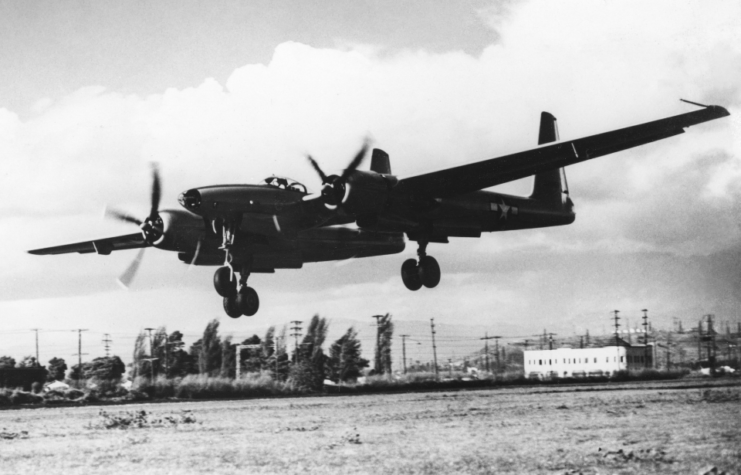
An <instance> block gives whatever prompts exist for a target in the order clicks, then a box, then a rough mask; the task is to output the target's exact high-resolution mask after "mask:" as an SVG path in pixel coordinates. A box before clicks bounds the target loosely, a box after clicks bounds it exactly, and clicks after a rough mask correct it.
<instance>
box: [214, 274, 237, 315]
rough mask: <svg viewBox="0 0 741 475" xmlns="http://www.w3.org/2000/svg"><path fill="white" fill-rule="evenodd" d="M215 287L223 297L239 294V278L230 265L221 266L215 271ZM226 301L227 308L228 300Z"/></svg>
mask: <svg viewBox="0 0 741 475" xmlns="http://www.w3.org/2000/svg"><path fill="white" fill-rule="evenodd" d="M214 288H215V289H216V292H217V293H218V294H219V295H221V296H222V297H234V296H235V295H236V294H237V279H236V278H235V276H234V272H232V270H231V269H230V268H229V267H227V266H224V267H219V268H218V269H217V270H216V272H215V273H214ZM224 302H225V303H224V305H225V307H224V308H226V300H225V301H224ZM227 313H229V312H227Z"/></svg>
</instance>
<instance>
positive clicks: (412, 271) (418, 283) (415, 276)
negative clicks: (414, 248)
mask: <svg viewBox="0 0 741 475" xmlns="http://www.w3.org/2000/svg"><path fill="white" fill-rule="evenodd" d="M419 274H420V273H419V266H417V261H415V260H414V259H407V260H406V261H404V264H402V265H401V280H402V281H403V282H404V285H405V286H406V288H407V289H409V290H419V289H420V288H422V279H421V278H420V275H419Z"/></svg>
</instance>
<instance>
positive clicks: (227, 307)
mask: <svg viewBox="0 0 741 475" xmlns="http://www.w3.org/2000/svg"><path fill="white" fill-rule="evenodd" d="M212 225H213V228H214V232H216V230H217V225H220V226H221V238H222V243H221V247H220V249H223V250H224V255H225V259H224V266H223V267H219V268H218V269H217V270H216V273H214V288H215V289H216V292H217V293H218V294H219V295H221V296H222V297H224V312H226V314H227V315H229V316H230V317H232V318H239V317H241V316H242V315H247V316H248V317H251V316H252V315H254V314H256V313H257V310H258V309H259V308H260V298H259V297H258V296H257V292H256V291H255V289H253V288H252V287H248V286H247V277H249V276H250V272H249V268H248V267H247V266H244V265H243V266H242V269H241V272H240V273H239V283H237V278H236V275H235V274H236V272H235V270H234V266H233V265H232V254H231V249H232V246H233V245H234V238H235V236H236V234H237V233H236V231H237V228H238V223H237V222H236V221H227V222H223V221H222V222H219V223H217V222H216V221H214V222H213V223H212Z"/></svg>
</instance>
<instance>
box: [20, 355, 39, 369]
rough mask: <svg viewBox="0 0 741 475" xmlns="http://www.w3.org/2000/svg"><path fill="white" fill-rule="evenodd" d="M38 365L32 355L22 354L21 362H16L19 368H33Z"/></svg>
mask: <svg viewBox="0 0 741 475" xmlns="http://www.w3.org/2000/svg"><path fill="white" fill-rule="evenodd" d="M38 365H39V363H38V361H36V357H34V356H24V357H23V359H22V360H21V362H20V363H18V367H19V368H35V367H37V366H38Z"/></svg>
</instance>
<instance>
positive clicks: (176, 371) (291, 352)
mask: <svg viewBox="0 0 741 475" xmlns="http://www.w3.org/2000/svg"><path fill="white" fill-rule="evenodd" d="M375 318H376V319H377V322H378V338H377V341H376V348H375V357H374V364H373V368H372V369H370V371H369V374H383V373H390V372H391V340H392V337H393V328H394V326H393V322H392V321H391V315H389V314H386V315H379V316H376V317H375ZM328 331H329V323H328V322H327V319H326V318H323V317H320V316H319V315H314V316H313V317H312V318H311V320H310V322H309V324H308V326H307V328H306V333H305V334H304V335H303V337H302V338H301V339H300V341H298V340H295V341H294V342H293V343H294V344H293V345H291V342H290V341H289V339H288V336H287V328H286V327H285V326H284V327H283V328H282V329H280V330H277V329H276V327H275V326H271V327H270V328H268V329H267V331H266V332H265V334H264V335H263V336H262V337H260V336H258V335H253V336H251V337H249V338H247V339H245V340H243V341H242V342H235V341H233V338H232V337H231V336H228V335H227V336H221V335H220V334H219V321H218V320H216V319H214V320H212V321H210V322H208V324H207V325H206V328H205V329H204V331H203V335H202V336H201V338H199V339H198V340H197V341H195V342H194V343H193V344H191V345H190V346H189V347H187V346H186V344H185V342H184V341H183V334H182V333H181V332H180V331H173V332H168V331H167V329H166V328H165V327H160V328H158V329H156V330H153V329H150V330H148V331H145V330H142V331H141V332H140V333H139V334H138V335H137V338H136V340H135V342H134V350H133V355H132V362H131V364H130V365H129V376H130V377H131V379H132V380H136V379H137V378H143V379H150V380H152V379H154V378H160V377H164V378H168V379H169V378H181V377H184V376H187V375H189V374H200V375H206V376H210V377H224V378H235V377H237V367H239V368H240V373H241V374H245V373H267V374H269V375H270V376H271V377H272V378H273V379H275V380H279V381H286V380H291V381H292V382H293V383H294V384H296V385H298V386H303V387H306V388H310V389H311V388H320V387H321V386H322V384H323V383H324V381H325V380H327V379H329V380H331V381H333V382H335V383H342V382H355V381H356V380H357V378H358V377H360V376H362V375H363V372H364V370H365V369H366V368H369V366H370V361H369V360H367V359H365V358H363V357H362V351H361V344H360V340H358V332H357V331H356V330H355V329H354V328H353V327H350V328H348V329H347V331H346V332H345V333H344V334H343V335H342V336H341V337H340V338H338V339H337V340H335V341H334V342H332V343H330V344H328V345H326V346H327V348H326V349H325V343H326V339H327V333H328ZM39 366H40V365H39V364H38V362H37V361H36V358H34V357H33V356H27V357H25V358H23V359H22V360H21V361H20V362H19V363H18V364H17V365H16V361H15V360H14V359H13V358H11V357H9V356H3V357H0V369H3V368H24V367H39ZM46 370H47V380H48V381H54V380H64V379H65V375H66V376H67V378H68V379H71V380H81V379H93V378H94V379H105V380H116V379H120V378H121V377H122V376H123V375H124V374H125V373H126V366H125V365H124V363H123V362H122V361H121V359H120V358H119V357H118V356H110V357H100V358H95V359H94V360H92V361H89V362H84V363H82V365H81V366H80V365H73V366H72V367H71V368H68V366H67V364H66V362H65V361H64V359H63V358H56V357H55V358H52V359H51V360H49V362H48V364H47V366H46Z"/></svg>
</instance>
